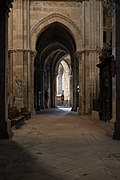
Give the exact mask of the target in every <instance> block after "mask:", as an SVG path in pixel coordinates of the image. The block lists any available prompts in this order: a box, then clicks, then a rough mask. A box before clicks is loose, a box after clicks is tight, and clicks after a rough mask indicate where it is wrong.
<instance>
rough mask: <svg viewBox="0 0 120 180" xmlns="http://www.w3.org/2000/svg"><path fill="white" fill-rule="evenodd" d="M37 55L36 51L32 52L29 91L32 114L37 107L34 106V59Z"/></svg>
mask: <svg viewBox="0 0 120 180" xmlns="http://www.w3.org/2000/svg"><path fill="white" fill-rule="evenodd" d="M35 56H36V51H31V52H30V74H31V76H30V85H29V88H30V89H29V93H28V102H29V109H30V110H31V112H32V114H35V107H34V60H35Z"/></svg>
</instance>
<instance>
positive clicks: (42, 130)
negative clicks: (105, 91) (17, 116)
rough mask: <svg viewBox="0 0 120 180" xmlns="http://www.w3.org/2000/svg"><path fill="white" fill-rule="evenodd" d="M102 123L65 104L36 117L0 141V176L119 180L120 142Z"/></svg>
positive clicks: (25, 179) (2, 179)
mask: <svg viewBox="0 0 120 180" xmlns="http://www.w3.org/2000/svg"><path fill="white" fill-rule="evenodd" d="M101 124H102V126H101ZM104 125H105V123H103V122H101V121H100V122H99V123H96V122H94V120H91V118H90V116H79V115H78V114H77V113H75V112H71V111H68V109H67V108H66V109H54V110H53V109H50V110H49V109H47V110H46V111H45V112H41V113H39V114H37V115H34V116H33V117H32V118H31V119H30V120H29V121H26V123H25V125H24V126H22V127H21V128H20V129H18V130H13V131H14V137H13V138H12V140H0V180H120V141H116V140H113V139H112V138H111V137H110V136H107V135H106V130H105V128H104Z"/></svg>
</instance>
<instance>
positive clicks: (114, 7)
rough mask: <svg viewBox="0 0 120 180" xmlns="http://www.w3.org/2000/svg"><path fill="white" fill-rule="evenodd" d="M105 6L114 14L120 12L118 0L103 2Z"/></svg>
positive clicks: (105, 0) (104, 0)
mask: <svg viewBox="0 0 120 180" xmlns="http://www.w3.org/2000/svg"><path fill="white" fill-rule="evenodd" d="M103 5H104V6H105V7H106V8H107V9H108V10H110V11H111V14H114V13H115V12H116V11H120V2H119V1H118V0H103Z"/></svg>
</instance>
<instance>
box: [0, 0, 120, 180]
mask: <svg viewBox="0 0 120 180" xmlns="http://www.w3.org/2000/svg"><path fill="white" fill-rule="evenodd" d="M0 19H1V21H0V39H1V41H0V60H1V66H0V87H1V88H0V103H1V106H0V139H1V140H4V141H5V140H10V141H12V139H14V138H16V137H18V135H19V136H20V132H19V129H22V128H20V127H21V126H22V125H23V124H25V122H24V121H26V120H28V119H30V121H31V122H32V120H31V119H32V118H33V117H35V118H36V117H37V118H38V116H39V119H40V120H41V121H42V119H41V118H43V119H44V117H43V116H42V114H45V116H46V114H47V113H48V114H49V113H50V114H49V117H50V118H51V116H52V115H54V111H55V112H56V111H58V110H61V109H62V110H63V109H64V110H65V112H66V110H67V109H69V110H70V112H71V113H73V115H74V113H75V114H76V115H77V117H76V115H75V116H74V119H77V118H83V119H84V121H86V122H87V120H86V117H90V118H91V119H92V120H93V122H94V119H95V122H96V121H97V123H105V126H109V125H110V124H112V133H111V137H112V138H111V139H112V140H113V141H114V140H120V110H119V109H120V93H119V92H120V63H119V61H120V33H119V32H120V2H119V1H118V0H1V1H0ZM58 114H59V113H58ZM56 118H57V116H56ZM53 119H54V118H53ZM78 121H79V120H78ZM35 122H36V121H35ZM39 123H40V122H39ZM23 126H24V125H23ZM31 126H32V125H31ZM33 126H35V125H33ZM40 126H42V124H41V125H40ZM76 126H77V124H76ZM24 128H25V126H24ZM14 129H16V130H14ZM17 129H18V130H17ZM14 131H15V132H14ZM17 131H18V135H17ZM13 134H14V135H13ZM2 142H3V141H2ZM5 142H6V141H5ZM118 143H119V142H118ZM119 177H120V176H119ZM3 179H4V178H3ZM14 179H15V178H13V179H12V180H14ZM23 179H24V178H23ZM36 179H37V178H36ZM38 179H39V178H38ZM41 179H42V178H41ZM43 179H44V178H43ZM45 179H48V180H49V179H50V180H51V179H52V178H50V177H49V178H48V177H47V178H46V177H45ZM64 179H65V180H67V179H68V178H67V179H66V178H63V180H64ZM78 179H79V178H78ZM88 179H89V180H90V178H88ZM98 179H99V178H98ZM113 179H114V178H113ZM113 179H111V180H113ZM118 179H119V178H118ZM55 180H57V178H56V179H55ZM61 180H62V179H61ZM68 180H70V177H69V179H68ZM86 180H87V179H86ZM91 180H93V179H92V178H91ZM95 180H97V179H95ZM101 180H102V179H101Z"/></svg>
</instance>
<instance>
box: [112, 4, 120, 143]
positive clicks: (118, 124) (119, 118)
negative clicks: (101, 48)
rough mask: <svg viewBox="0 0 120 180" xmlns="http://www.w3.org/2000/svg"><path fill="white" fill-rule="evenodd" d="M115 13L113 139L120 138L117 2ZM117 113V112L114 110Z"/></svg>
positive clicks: (119, 13) (119, 60) (119, 24)
mask: <svg viewBox="0 0 120 180" xmlns="http://www.w3.org/2000/svg"><path fill="white" fill-rule="evenodd" d="M113 7H114V8H115V9H114V10H115V11H114V14H113V54H114V55H115V59H116V67H117V68H116V83H114V84H113V86H114V85H116V94H115V97H116V100H115V101H116V118H115V120H116V121H115V124H114V133H113V139H119V140H120V6H119V5H118V4H116V5H115V6H113ZM113 98H114V97H113ZM114 113H115V112H114Z"/></svg>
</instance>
